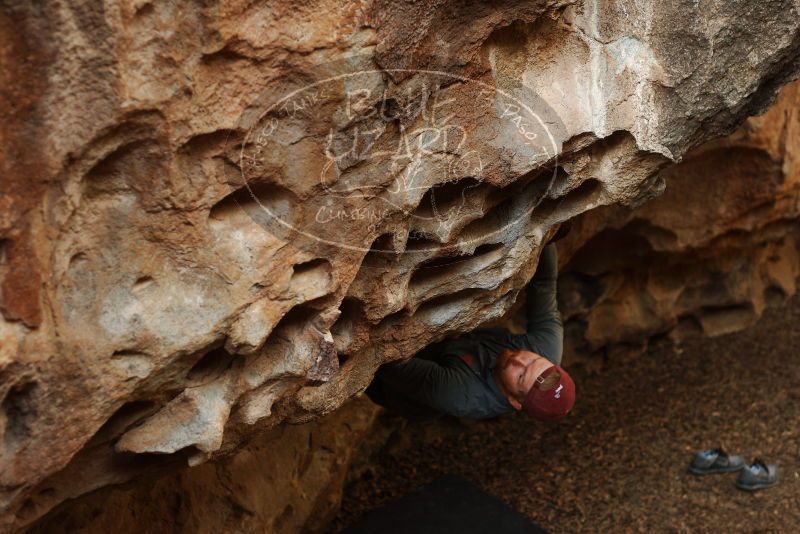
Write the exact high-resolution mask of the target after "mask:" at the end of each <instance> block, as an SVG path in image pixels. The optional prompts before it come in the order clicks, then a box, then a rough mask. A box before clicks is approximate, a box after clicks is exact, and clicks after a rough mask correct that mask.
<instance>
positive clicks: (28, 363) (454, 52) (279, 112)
mask: <svg viewBox="0 0 800 534" xmlns="http://www.w3.org/2000/svg"><path fill="white" fill-rule="evenodd" d="M799 20H800V18H799V17H798V13H797V5H796V3H795V2H792V1H789V0H786V1H783V2H781V1H778V2H772V3H768V4H754V3H752V2H748V1H745V0H741V1H734V2H725V3H724V4H711V5H705V4H704V5H702V6H701V5H700V4H695V3H686V4H682V3H669V4H663V3H657V2H650V3H641V2H637V3H636V4H634V3H631V2H628V1H626V0H617V1H611V2H589V1H587V2H558V1H553V2H548V1H542V2H499V3H493V4H491V5H489V4H481V3H461V2H447V1H444V2H434V3H424V2H423V3H405V2H381V1H376V2H365V3H343V4H340V3H336V2H324V1H322V2H317V3H309V4H304V5H303V6H299V7H298V6H293V5H292V4H289V3H280V2H273V3H270V4H268V5H262V4H257V3H256V4H254V3H248V2H233V3H225V4H216V3H213V2H201V3H192V4H182V3H179V2H156V1H153V2H147V1H142V2H114V1H110V2H106V3H103V4H100V3H91V2H75V3H71V4H64V3H57V2H44V3H40V4H30V3H27V2H8V3H6V4H5V5H4V7H3V10H2V12H1V13H0V42H1V43H2V46H0V50H1V51H2V52H0V58H1V59H0V60H1V61H2V64H3V65H4V67H6V68H4V69H2V71H0V72H2V74H0V75H1V76H3V77H4V79H3V82H4V83H3V87H5V88H8V89H7V90H5V91H4V92H3V94H2V99H3V105H2V108H0V109H2V110H3V111H4V114H5V117H4V119H5V120H4V121H2V124H0V135H2V140H3V142H2V143H0V146H2V149H1V150H2V153H0V164H2V166H3V167H2V170H3V181H2V183H0V187H1V188H2V197H0V249H1V250H2V253H1V254H0V258H2V260H1V261H0V280H2V282H1V284H0V288H1V290H2V294H1V295H0V297H1V298H0V309H1V310H2V320H0V373H2V378H0V398H2V399H3V400H2V410H1V411H0V418H1V419H2V421H1V422H2V425H1V428H2V432H3V437H2V466H1V470H0V492H2V493H1V494H0V508H2V510H3V513H2V528H3V529H4V530H13V529H15V528H20V527H23V526H25V525H27V524H30V523H31V522H33V521H34V520H36V519H37V518H39V517H41V516H42V515H43V514H44V513H46V512H47V511H48V510H50V509H52V508H53V507H54V506H56V505H58V504H59V503H61V502H63V501H64V500H66V499H70V498H74V497H77V496H79V495H82V494H85V493H87V492H90V491H92V490H95V489H97V488H101V487H103V486H107V485H111V484H118V483H122V482H125V481H128V480H130V479H132V478H133V477H136V476H142V475H145V474H147V473H154V474H157V473H159V472H163V471H164V470H165V469H168V468H169V467H170V466H173V465H179V464H180V465H185V464H186V463H188V464H190V465H196V464H199V463H202V462H203V461H205V460H208V459H210V458H214V457H221V456H224V455H230V454H233V453H234V452H235V451H236V450H237V449H238V448H240V447H241V446H242V445H243V444H244V443H246V442H247V441H248V440H249V439H251V438H252V437H253V436H255V435H256V434H257V433H259V432H261V431H264V430H265V429H269V428H272V427H275V426H276V425H279V424H280V423H286V422H288V423H301V422H306V421H309V420H311V419H313V418H315V417H317V416H319V415H323V414H326V413H329V412H331V411H333V410H335V409H336V408H337V407H339V406H340V405H341V404H342V403H343V402H344V401H345V400H347V399H348V398H350V397H352V396H353V395H355V394H356V393H357V392H359V391H360V390H362V389H363V388H364V387H365V386H366V385H367V384H368V383H369V381H370V378H371V376H372V374H373V372H374V370H375V369H376V368H377V366H378V365H379V364H380V363H382V362H384V361H388V360H393V359H398V358H403V357H408V356H410V355H412V354H413V353H414V352H415V351H416V350H417V349H419V348H421V347H422V346H424V345H425V344H426V343H428V342H430V341H432V340H435V339H439V338H441V337H443V336H445V335H447V334H450V333H454V332H459V331H463V330H468V329H471V328H472V327H474V326H475V325H476V324H478V323H480V322H483V321H485V320H487V319H491V318H495V317H500V316H502V315H503V314H504V313H505V312H506V311H507V310H508V309H509V308H510V307H511V305H512V304H513V303H514V301H515V299H516V296H517V293H518V291H519V289H520V288H521V287H522V286H523V285H524V284H525V282H526V281H527V280H528V279H529V278H530V277H531V275H532V274H533V272H534V270H535V266H536V258H537V255H538V251H539V249H540V247H541V245H542V243H543V242H544V241H545V240H546V239H547V238H548V237H549V236H550V235H552V233H553V232H554V231H555V230H556V228H557V227H558V224H559V223H561V222H563V221H565V220H568V219H571V218H573V217H575V216H577V215H579V214H581V213H583V212H586V211H588V210H591V209H593V208H596V207H598V206H602V205H611V204H621V205H629V206H636V205H639V204H640V203H642V202H643V201H644V200H646V199H648V198H650V197H652V196H654V195H656V194H658V193H660V192H661V190H662V189H663V181H662V180H661V178H659V176H658V171H659V170H660V169H661V168H663V167H664V166H665V165H667V164H668V163H670V162H673V161H678V160H680V159H681V158H682V157H683V156H684V154H686V152H687V151H689V150H690V149H691V148H693V147H696V146H698V145H699V144H701V143H702V142H704V141H707V140H709V139H712V138H715V137H719V136H721V135H724V134H728V133H730V132H731V131H732V130H733V129H734V128H735V127H736V126H737V125H739V124H740V123H741V122H742V121H743V120H744V119H745V118H746V117H747V116H750V115H753V114H756V113H759V112H761V111H763V110H764V109H765V108H766V107H767V105H768V104H769V103H770V101H771V99H772V98H773V97H774V94H775V92H776V91H777V89H778V88H779V87H780V86H781V85H782V84H783V83H785V82H787V81H789V80H790V79H792V78H794V77H796V75H797V72H798V61H799V59H798V47H799V45H800V31H799V27H800V22H798V21H799ZM759 150H761V151H762V152H763V153H764V154H765V155H774V154H775V153H776V152H775V151H772V152H770V150H772V149H769V148H766V146H765V147H764V148H763V149H759ZM765 157H766V156H765ZM723 159H724V158H723ZM686 165H691V160H687V163H686ZM696 172H700V173H702V172H703V171H702V165H701V167H700V168H699V170H696ZM776 176H777V175H775V176H773V178H776ZM678 180H680V178H678ZM759 183H760V182H759ZM707 187H709V190H711V189H713V185H709V186H707ZM743 187H744V189H745V190H746V189H747V188H748V187H750V186H743ZM755 187H756V188H757V189H758V191H760V193H759V194H763V195H768V194H769V191H775V192H776V193H777V192H778V191H779V189H780V186H779V185H776V186H774V187H773V186H770V185H769V184H767V183H764V184H762V185H759V186H755ZM771 187H773V189H770V188H771ZM742 194H744V193H742ZM673 201H674V200H673ZM681 201H682V200H681ZM668 211H669V210H666V209H663V208H662V210H661V212H660V213H662V215H661V217H664V218H666V217H669V215H666V213H667V212H668ZM609 217H610V215H609ZM652 217H653V221H656V222H654V224H655V225H656V226H664V225H666V223H662V222H661V220H662V219H659V218H658V214H657V213H655V212H654V214H653V215H652ZM711 219H712V218H711V217H710V218H709V219H707V220H706V221H704V223H703V224H708V225H710V227H709V228H706V229H705V231H707V232H708V233H709V235H711V234H713V233H714V232H716V231H717V230H714V229H713V228H714V226H713V224H712V223H711V222H709V221H711ZM619 224H623V223H619ZM589 226H592V225H589ZM593 226H594V228H595V229H596V228H598V226H599V225H598V223H593ZM722 226H724V224H722V225H721V226H720V227H722ZM609 228H613V225H610V226H609ZM675 232H676V237H675V238H673V241H680V242H681V243H682V244H684V243H691V242H692V240H695V241H697V240H702V239H705V237H703V236H704V235H705V234H704V233H703V231H700V232H697V231H694V232H688V231H685V232H679V231H678V230H675ZM706 237H708V236H706ZM661 238H662V240H663V241H664V242H665V243H662V244H659V245H658V247H668V246H670V245H669V243H670V237H669V236H668V235H666V236H665V235H661ZM653 239H655V238H653ZM589 244H591V243H589ZM601 244H602V242H601ZM587 246H589V245H588V244H587ZM672 246H679V245H674V244H673V245H672ZM680 246H683V245H680ZM665 250H666V249H665ZM578 257H579V255H578V254H576V256H575V258H578ZM574 261H578V260H577V259H575V260H574ZM720 265H721V266H724V265H725V264H724V262H723V263H720ZM600 272H602V271H595V272H591V273H589V274H590V275H592V276H594V275H596V274H599V273H600ZM700 291H702V289H700ZM610 295H611V292H609V291H607V290H606V291H605V292H603V296H604V299H602V302H601V301H597V300H596V301H594V302H590V303H585V304H582V305H578V306H577V307H576V308H574V310H575V312H574V314H571V315H570V317H571V318H574V319H575V321H576V322H577V323H578V324H579V325H580V324H582V323H581V321H583V322H586V323H587V324H586V329H587V332H588V328H590V327H589V325H588V320H591V319H592V316H591V314H592V313H594V314H595V316H597V317H603V316H607V315H606V314H607V313H609V312H608V311H607V310H612V309H613V308H612V306H613V298H609V296H610ZM685 299H687V300H688V301H691V297H690V296H687V297H685ZM734 300H735V299H734ZM702 302H705V301H704V300H703V299H702V298H701V297H695V298H694V300H693V301H691V302H689V303H688V304H686V306H685V309H687V310H695V309H697V307H698V306H700V305H702V304H698V303H702ZM598 303H599V304H598ZM603 303H606V305H605V307H603V306H602V304H603ZM593 307H594V308H593ZM592 309H594V310H595V311H594V312H593V311H592ZM678 315H680V313H679V314H678ZM697 316H698V317H699V320H700V321H701V324H702V321H703V320H704V318H705V320H706V322H707V323H708V322H709V318H708V317H707V316H704V315H702V314H701V315H697ZM586 317H588V318H589V319H588V320H587V319H586ZM665 320H666V319H665ZM665 328H666V327H665ZM709 328H711V327H709ZM604 335H605V336H607V335H608V332H605V333H601V334H597V335H594V337H592V335H590V334H587V337H588V338H589V339H591V340H592V341H591V342H592V343H593V344H594V346H596V347H602V346H604V344H606V343H608V342H615V341H618V340H616V339H611V338H604V337H603V336H604Z"/></svg>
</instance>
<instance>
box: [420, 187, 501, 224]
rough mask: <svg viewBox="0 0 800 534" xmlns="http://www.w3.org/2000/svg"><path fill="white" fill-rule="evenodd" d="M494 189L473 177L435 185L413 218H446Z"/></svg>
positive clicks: (423, 198) (427, 192) (479, 199)
mask: <svg viewBox="0 0 800 534" xmlns="http://www.w3.org/2000/svg"><path fill="white" fill-rule="evenodd" d="M492 189H494V186H492V185H491V184H489V183H485V182H480V181H478V180H476V179H475V178H472V177H467V178H462V179H460V180H456V181H452V182H445V183H443V184H438V185H434V186H433V187H431V188H430V189H428V191H426V192H425V194H424V195H423V197H422V200H421V201H420V203H419V205H417V209H415V210H414V212H413V213H412V218H419V219H424V220H430V219H435V220H444V219H449V218H451V217H453V216H454V215H456V214H458V212H459V210H463V209H465V208H467V207H470V206H472V205H474V204H475V203H476V202H480V201H482V199H483V198H484V196H485V194H486V193H488V192H489V191H490V190H492Z"/></svg>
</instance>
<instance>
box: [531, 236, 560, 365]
mask: <svg viewBox="0 0 800 534" xmlns="http://www.w3.org/2000/svg"><path fill="white" fill-rule="evenodd" d="M557 279H558V256H557V253H556V247H555V245H554V244H552V243H551V244H549V245H547V246H546V247H545V248H544V250H543V251H542V253H541V255H540V256H539V265H538V266H537V268H536V274H534V275H533V279H532V280H531V281H530V283H529V284H528V287H527V288H526V294H525V296H526V303H525V306H526V312H527V315H528V320H527V328H526V330H527V337H528V341H529V343H530V344H531V346H532V347H534V348H535V349H536V351H537V352H539V353H541V354H542V355H543V356H545V357H547V358H548V359H549V360H551V361H552V362H554V363H555V364H560V363H561V355H562V352H563V350H564V346H563V343H564V326H563V324H562V323H561V315H560V314H559V312H558V302H557V300H556V285H557Z"/></svg>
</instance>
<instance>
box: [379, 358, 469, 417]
mask: <svg viewBox="0 0 800 534" xmlns="http://www.w3.org/2000/svg"><path fill="white" fill-rule="evenodd" d="M375 377H376V378H377V379H379V380H381V381H382V382H383V384H384V385H386V386H388V387H390V388H392V389H394V390H395V391H397V392H400V393H402V394H403V395H406V396H408V397H410V398H411V399H413V400H415V401H417V402H420V403H422V404H425V405H427V406H430V407H431V408H433V409H434V410H437V411H440V412H443V413H448V414H451V415H455V416H461V415H462V414H463V411H464V410H465V409H466V408H467V406H468V404H469V398H468V397H469V391H468V390H469V386H468V384H466V383H465V380H464V376H463V373H462V372H461V370H460V369H458V368H456V367H453V366H449V365H447V364H446V363H444V364H442V363H439V362H438V361H433V360H425V359H422V358H411V359H409V360H405V361H401V362H392V363H388V364H384V365H382V366H381V367H380V369H378V372H377V373H376V374H375Z"/></svg>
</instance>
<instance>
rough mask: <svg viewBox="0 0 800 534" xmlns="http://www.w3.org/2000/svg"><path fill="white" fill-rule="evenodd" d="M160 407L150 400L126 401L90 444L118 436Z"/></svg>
mask: <svg viewBox="0 0 800 534" xmlns="http://www.w3.org/2000/svg"><path fill="white" fill-rule="evenodd" d="M158 408H159V406H158V404H156V403H155V402H153V401H150V400H134V401H129V402H126V403H125V404H123V405H122V406H120V407H119V408H118V409H117V411H115V412H114V413H113V414H112V415H111V417H109V418H108V419H107V420H106V422H105V423H103V426H101V427H100V428H99V429H98V430H97V432H95V434H94V436H92V439H91V440H90V441H89V446H94V445H99V444H100V443H105V442H107V441H111V440H113V439H116V438H118V437H119V436H121V435H122V434H124V433H125V432H126V431H127V430H128V429H129V428H131V427H132V426H134V425H136V424H137V423H140V422H141V421H143V420H144V419H145V418H147V417H148V416H149V415H152V414H154V413H155V412H156V411H157V410H158Z"/></svg>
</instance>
